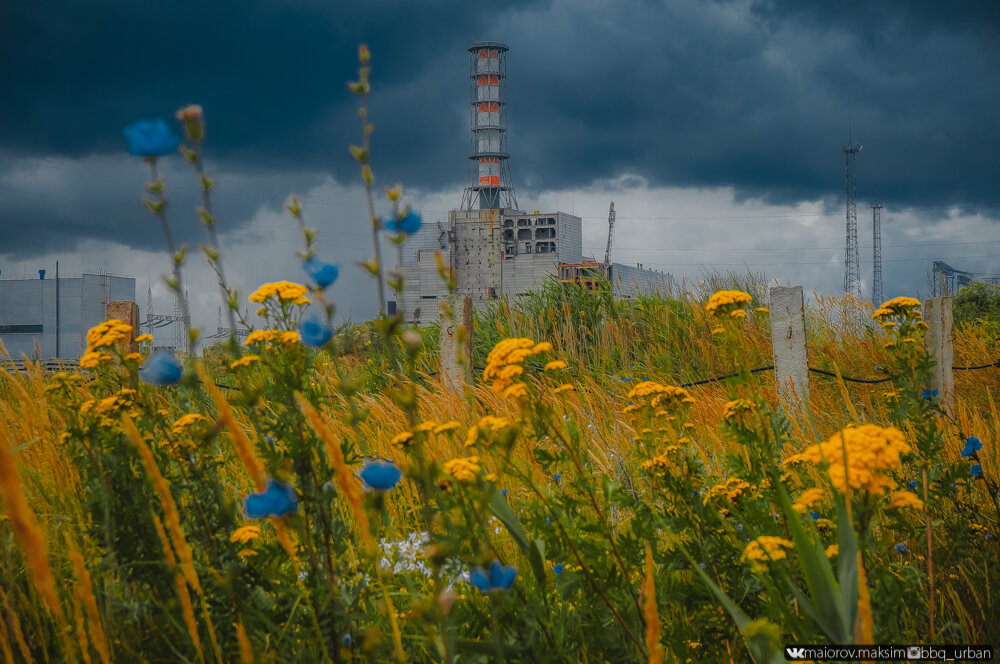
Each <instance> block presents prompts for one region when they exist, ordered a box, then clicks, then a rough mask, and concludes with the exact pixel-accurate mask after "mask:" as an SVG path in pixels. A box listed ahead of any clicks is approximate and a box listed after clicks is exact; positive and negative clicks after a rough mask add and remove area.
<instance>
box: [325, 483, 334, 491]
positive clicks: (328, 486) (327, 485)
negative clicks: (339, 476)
mask: <svg viewBox="0 0 1000 664" xmlns="http://www.w3.org/2000/svg"><path fill="white" fill-rule="evenodd" d="M336 490H337V487H335V486H333V482H324V483H323V491H336Z"/></svg>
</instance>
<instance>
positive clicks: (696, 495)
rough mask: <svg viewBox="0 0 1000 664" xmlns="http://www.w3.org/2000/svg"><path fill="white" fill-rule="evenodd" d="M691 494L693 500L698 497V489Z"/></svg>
mask: <svg viewBox="0 0 1000 664" xmlns="http://www.w3.org/2000/svg"><path fill="white" fill-rule="evenodd" d="M693 493H694V497H695V498H697V497H698V489H695V490H694V491H693Z"/></svg>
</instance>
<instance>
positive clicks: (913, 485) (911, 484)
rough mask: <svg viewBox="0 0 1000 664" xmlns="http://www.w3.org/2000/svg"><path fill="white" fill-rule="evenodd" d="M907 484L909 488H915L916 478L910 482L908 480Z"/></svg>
mask: <svg viewBox="0 0 1000 664" xmlns="http://www.w3.org/2000/svg"><path fill="white" fill-rule="evenodd" d="M907 486H909V487H910V490H913V489H916V488H917V481H916V480H913V481H912V482H910V483H909V484H908V485H907Z"/></svg>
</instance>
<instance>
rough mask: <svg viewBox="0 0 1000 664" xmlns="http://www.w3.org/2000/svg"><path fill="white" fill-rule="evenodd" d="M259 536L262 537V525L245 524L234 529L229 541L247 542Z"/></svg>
mask: <svg viewBox="0 0 1000 664" xmlns="http://www.w3.org/2000/svg"><path fill="white" fill-rule="evenodd" d="M258 537H260V526H243V527H242V528H237V529H236V530H235V531H233V534H232V535H230V536H229V541H230V542H239V543H240V544H246V543H247V542H249V541H251V540H255V539H257V538H258Z"/></svg>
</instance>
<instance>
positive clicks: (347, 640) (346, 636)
mask: <svg viewBox="0 0 1000 664" xmlns="http://www.w3.org/2000/svg"><path fill="white" fill-rule="evenodd" d="M340 640H341V641H342V642H343V643H344V645H345V646H349V645H351V635H350V634H344V635H343V636H342V637H340Z"/></svg>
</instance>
